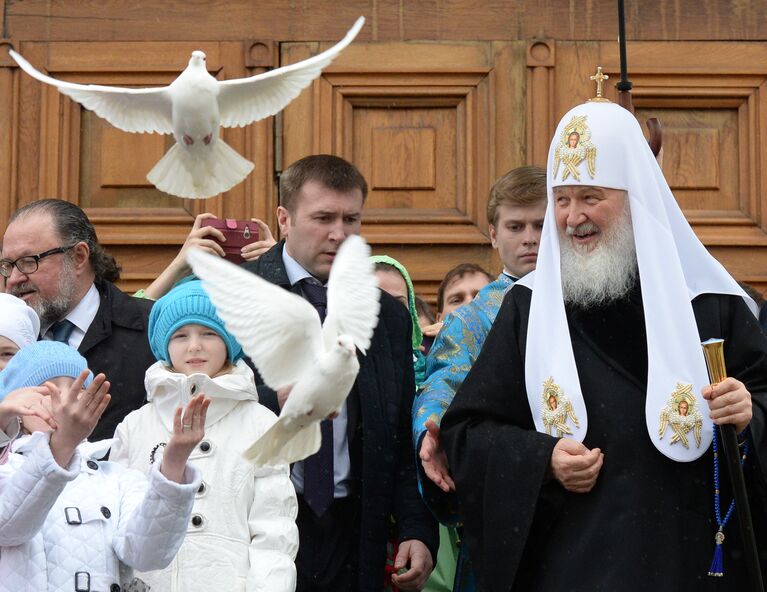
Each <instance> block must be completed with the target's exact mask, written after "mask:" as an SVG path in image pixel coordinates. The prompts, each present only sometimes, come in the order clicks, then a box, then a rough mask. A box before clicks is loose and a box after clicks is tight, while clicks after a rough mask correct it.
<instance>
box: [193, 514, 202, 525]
mask: <svg viewBox="0 0 767 592" xmlns="http://www.w3.org/2000/svg"><path fill="white" fill-rule="evenodd" d="M192 526H196V527H198V528H199V527H200V526H202V516H200V515H199V514H195V515H194V516H192Z"/></svg>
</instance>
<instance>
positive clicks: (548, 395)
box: [541, 376, 580, 438]
mask: <svg viewBox="0 0 767 592" xmlns="http://www.w3.org/2000/svg"><path fill="white" fill-rule="evenodd" d="M541 397H542V399H543V405H542V406H541V420H542V421H543V425H544V426H545V428H546V433H547V434H549V435H550V436H554V435H556V437H557V438H562V437H564V436H566V435H568V436H571V435H572V434H573V431H572V430H571V429H570V427H569V426H568V425H567V420H568V419H569V420H570V421H572V422H573V425H574V426H575V427H576V428H578V427H580V425H579V423H578V418H577V417H576V416H575V410H574V409H573V404H572V403H571V402H570V399H568V398H567V395H565V393H564V392H563V391H562V388H561V387H560V386H559V385H558V384H556V383H555V382H554V377H553V376H549V378H548V379H546V382H544V383H543V393H542V395H541ZM552 430H556V434H553V433H552Z"/></svg>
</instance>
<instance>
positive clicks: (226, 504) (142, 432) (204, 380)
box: [110, 361, 298, 592]
mask: <svg viewBox="0 0 767 592" xmlns="http://www.w3.org/2000/svg"><path fill="white" fill-rule="evenodd" d="M145 385H146V388H147V400H148V401H149V403H147V404H146V405H144V406H143V407H142V408H141V409H138V410H137V411H134V412H132V413H130V414H129V415H128V416H127V417H126V418H125V419H124V420H123V422H122V423H121V424H120V425H119V426H117V431H116V432H115V439H116V441H115V444H114V446H113V447H112V452H111V454H110V459H112V460H113V461H116V462H120V463H124V464H125V465H127V466H129V467H131V468H135V469H139V470H142V471H146V470H148V468H149V463H150V457H151V456H152V453H153V451H155V452H154V456H159V455H161V454H162V444H163V443H164V442H167V441H168V438H169V437H170V434H171V431H172V428H173V413H174V412H175V410H176V408H177V407H178V406H179V405H180V406H185V405H186V403H187V401H188V400H189V399H190V398H191V396H193V395H195V394H198V393H204V394H205V395H207V396H208V397H211V399H212V401H211V404H210V407H209V408H208V413H207V418H206V422H205V424H206V425H205V438H204V439H203V441H202V442H200V444H199V445H198V447H197V449H196V450H195V451H194V452H192V454H191V456H190V460H192V461H193V462H194V464H195V466H196V467H199V468H200V470H201V471H202V474H203V483H202V486H201V488H200V491H199V492H198V493H197V496H196V499H195V503H194V510H193V513H192V518H191V520H190V522H189V524H188V530H187V536H186V540H185V541H184V544H183V545H182V547H181V549H180V551H179V552H178V555H177V556H176V559H174V560H173V562H172V563H171V565H170V566H169V567H168V568H167V569H164V570H162V571H161V572H154V573H149V574H139V576H140V577H141V579H142V580H144V581H145V582H147V583H148V584H150V585H151V586H152V590H158V591H160V592H175V591H178V592H189V591H194V590H206V591H207V590H211V591H212V590H226V591H227V592H236V591H246V590H247V591H248V592H251V591H257V590H258V591H264V592H283V591H288V592H292V591H293V590H295V587H296V569H295V563H294V560H295V556H296V551H297V550H298V529H297V528H296V524H295V519H296V515H297V512H298V506H297V503H296V494H295V490H294V489H293V484H292V483H291V481H290V476H289V470H288V467H287V466H280V467H277V468H263V469H256V468H255V467H254V466H253V465H252V464H251V463H249V462H247V461H245V459H244V458H243V456H242V453H243V452H244V451H245V450H246V449H247V448H248V447H249V446H250V445H251V444H253V442H254V441H255V440H256V439H257V438H258V437H259V436H260V435H261V434H262V433H263V432H265V431H266V430H267V429H268V428H269V427H270V426H271V425H272V424H273V423H274V421H276V417H275V415H274V414H273V413H272V412H271V411H269V410H268V409H266V408H265V407H264V406H263V405H261V404H260V403H259V402H258V395H257V394H256V386H255V383H254V380H253V372H252V370H251V369H250V368H248V366H247V365H246V364H245V363H244V362H242V361H239V362H237V364H236V366H235V367H234V369H233V370H232V372H230V373H228V374H224V375H221V376H217V377H216V378H209V377H208V376H206V375H204V374H193V375H191V376H185V375H183V374H176V373H172V372H170V371H169V370H168V369H167V366H165V364H163V363H162V362H157V363H156V364H154V365H152V366H151V367H150V368H149V369H148V370H147V373H146V379H145Z"/></svg>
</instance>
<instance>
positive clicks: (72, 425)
mask: <svg viewBox="0 0 767 592" xmlns="http://www.w3.org/2000/svg"><path fill="white" fill-rule="evenodd" d="M89 374H90V370H83V371H82V372H81V373H80V376H78V377H77V378H76V379H75V381H74V382H73V383H72V386H71V387H69V388H68V389H66V390H65V391H64V392H61V391H60V390H59V389H58V388H57V387H56V386H54V385H53V384H51V383H46V386H48V388H49V389H50V390H51V408H52V414H53V419H54V421H55V422H56V426H57V427H56V431H55V432H53V435H52V436H51V452H53V457H54V458H55V459H56V462H58V463H59V465H60V466H63V467H66V466H68V465H69V462H70V460H71V459H72V454H74V450H75V448H77V445H78V444H79V443H80V442H82V441H83V440H84V439H85V438H87V437H88V436H90V435H91V432H92V431H93V428H95V427H96V424H97V423H98V421H99V419H100V418H101V414H102V413H104V410H105V409H106V408H107V405H109V401H110V399H111V396H110V395H109V392H108V391H109V387H110V384H109V382H108V381H107V380H106V377H105V376H104V375H103V374H99V375H97V376H96V377H95V378H94V379H93V382H91V384H90V385H88V388H87V389H85V390H84V391H83V383H84V382H85V380H86V379H87V378H88V375H89ZM61 461H64V462H63V464H62V462H61Z"/></svg>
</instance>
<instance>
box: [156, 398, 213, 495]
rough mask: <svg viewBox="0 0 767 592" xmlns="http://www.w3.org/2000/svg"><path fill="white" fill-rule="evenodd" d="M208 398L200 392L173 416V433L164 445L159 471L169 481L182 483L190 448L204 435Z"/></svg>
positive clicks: (192, 448)
mask: <svg viewBox="0 0 767 592" xmlns="http://www.w3.org/2000/svg"><path fill="white" fill-rule="evenodd" d="M209 406H210V399H209V398H207V397H206V396H205V395H204V394H202V393H200V394H199V395H196V396H195V397H192V399H191V400H190V401H189V403H188V404H187V406H186V409H185V410H184V413H183V416H182V414H181V407H179V408H178V409H176V415H175V416H174V417H173V435H172V436H171V438H170V441H169V442H168V445H167V446H166V447H165V452H164V453H163V457H162V465H161V466H160V472H161V473H162V474H163V475H165V477H166V478H167V479H168V480H170V481H175V482H176V483H183V478H184V470H185V468H186V461H187V460H188V459H189V455H190V454H191V453H192V450H194V449H195V447H196V446H197V444H199V443H200V440H202V438H203V436H205V416H206V415H207V412H208V407H209Z"/></svg>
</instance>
